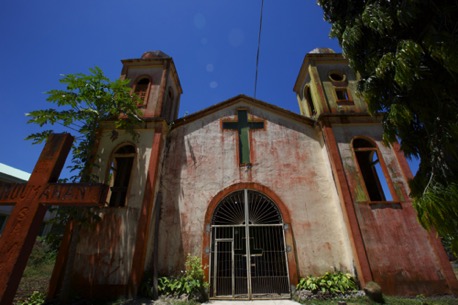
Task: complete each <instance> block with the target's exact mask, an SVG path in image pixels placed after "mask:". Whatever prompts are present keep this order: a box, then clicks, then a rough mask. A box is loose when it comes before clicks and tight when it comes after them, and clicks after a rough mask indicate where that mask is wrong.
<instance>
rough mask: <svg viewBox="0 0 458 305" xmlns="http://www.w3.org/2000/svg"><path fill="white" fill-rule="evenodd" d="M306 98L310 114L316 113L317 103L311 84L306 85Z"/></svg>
mask: <svg viewBox="0 0 458 305" xmlns="http://www.w3.org/2000/svg"><path fill="white" fill-rule="evenodd" d="M305 100H306V102H307V106H308V108H309V113H310V116H312V115H314V114H316V109H315V105H314V104H313V99H312V92H311V90H310V86H307V87H305Z"/></svg>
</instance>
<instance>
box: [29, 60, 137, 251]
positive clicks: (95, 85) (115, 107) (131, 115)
mask: <svg viewBox="0 0 458 305" xmlns="http://www.w3.org/2000/svg"><path fill="white" fill-rule="evenodd" d="M60 83H61V84H63V85H64V87H65V89H55V90H50V91H48V92H47V94H48V98H47V101H48V102H50V103H52V104H54V105H55V106H54V107H52V108H49V109H44V110H35V111H32V112H30V113H28V114H27V115H28V117H29V120H28V123H31V124H37V125H39V126H40V127H44V126H54V125H60V126H63V127H64V128H66V129H68V130H69V131H71V133H73V136H74V137H75V142H74V143H73V146H72V163H71V165H70V166H69V168H70V171H71V172H73V173H74V175H73V176H72V177H71V178H69V180H70V182H93V181H94V180H96V179H95V178H96V177H93V176H92V174H91V172H92V168H93V167H95V166H97V165H96V164H95V162H94V161H95V159H96V155H95V150H94V147H96V146H97V141H98V139H99V134H98V132H99V130H100V126H101V123H102V122H104V121H110V122H112V123H113V126H114V128H116V129H125V130H127V131H128V132H129V133H130V134H131V135H132V136H133V137H134V138H135V137H136V136H137V135H136V133H135V132H134V127H135V125H136V124H138V122H139V120H140V118H139V116H138V115H139V109H138V107H137V104H138V103H137V101H138V97H137V96H132V95H131V88H130V87H129V86H128V84H129V80H121V79H118V80H115V81H110V80H109V79H108V78H107V77H106V76H105V75H104V74H103V72H102V70H100V69H99V68H98V67H95V68H93V69H90V74H87V75H86V74H82V73H77V74H68V75H63V77H62V78H61V79H60ZM53 132H55V131H54V130H53V129H46V130H44V131H41V132H38V133H33V134H31V135H29V136H28V137H27V139H28V140H32V141H33V143H34V144H35V143H41V142H43V141H45V140H46V139H47V137H48V136H49V134H51V133H53ZM89 217H97V215H95V214H94V213H87V212H82V210H81V208H73V207H62V208H55V217H54V218H53V219H52V223H53V232H51V234H48V235H47V239H48V242H49V244H50V245H52V246H53V248H54V249H57V247H58V245H59V243H60V240H61V236H62V233H63V230H64V225H65V223H67V221H68V220H69V219H76V220H79V221H81V220H84V221H86V220H88V218H89Z"/></svg>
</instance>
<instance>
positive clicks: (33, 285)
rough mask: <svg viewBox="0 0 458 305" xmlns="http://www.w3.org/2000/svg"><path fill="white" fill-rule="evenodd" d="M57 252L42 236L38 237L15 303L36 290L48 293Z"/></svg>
mask: <svg viewBox="0 0 458 305" xmlns="http://www.w3.org/2000/svg"><path fill="white" fill-rule="evenodd" d="M55 260H56V254H55V252H54V251H51V250H50V249H49V247H48V246H47V245H46V243H45V242H43V241H42V240H41V239H40V238H38V239H37V241H36V242H35V245H34V247H33V250H32V253H31V254H30V257H29V260H28V262H27V266H26V267H25V270H24V274H23V275H22V279H21V282H20V284H19V288H18V290H17V292H16V297H15V301H14V303H15V304H18V303H20V301H23V300H25V299H27V298H28V297H30V296H31V295H32V294H33V293H34V292H35V291H37V292H39V293H42V294H46V293H47V292H48V285H49V280H50V279H51V275H52V271H53V268H54V263H55Z"/></svg>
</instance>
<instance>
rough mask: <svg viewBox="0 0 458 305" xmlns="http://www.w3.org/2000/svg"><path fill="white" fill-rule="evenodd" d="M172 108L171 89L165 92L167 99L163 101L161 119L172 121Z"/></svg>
mask: <svg viewBox="0 0 458 305" xmlns="http://www.w3.org/2000/svg"><path fill="white" fill-rule="evenodd" d="M172 106H173V91H172V88H169V90H167V98H166V100H165V104H164V105H163V111H162V113H163V117H164V119H166V120H167V121H171V120H173V118H172V117H171V116H172Z"/></svg>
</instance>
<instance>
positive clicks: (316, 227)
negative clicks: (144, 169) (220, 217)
mask: <svg viewBox="0 0 458 305" xmlns="http://www.w3.org/2000/svg"><path fill="white" fill-rule="evenodd" d="M240 107H244V108H246V109H247V110H248V113H249V115H251V116H253V117H254V118H256V119H264V120H265V129H264V130H252V131H251V150H252V152H251V162H252V167H251V168H247V167H240V166H239V164H238V159H237V155H238V148H237V141H238V138H237V135H236V131H232V130H224V131H223V130H222V127H221V126H222V123H221V122H222V120H228V119H235V118H236V113H237V109H238V108H240ZM168 143H169V146H168V147H167V151H166V155H165V160H164V161H165V166H164V170H163V175H162V178H161V189H162V195H163V200H162V203H163V207H162V213H161V226H160V227H161V231H160V237H159V251H160V252H159V272H160V273H161V274H173V273H176V272H178V271H179V270H181V269H182V268H183V263H184V256H185V255H186V254H187V253H191V254H194V255H199V256H200V255H201V254H202V253H201V251H202V243H203V235H204V230H205V228H206V225H208V224H206V223H204V219H205V213H206V211H207V208H208V204H209V202H210V201H211V200H212V198H213V197H214V196H215V195H216V194H217V193H218V192H220V191H221V190H222V189H224V188H226V187H229V186H231V185H234V184H236V183H240V182H254V183H258V184H260V185H263V186H266V187H267V188H269V189H270V190H272V191H273V192H274V193H275V194H276V195H277V196H278V197H279V198H280V199H281V201H282V203H283V204H284V205H285V206H286V208H287V209H288V211H289V214H290V215H291V224H290V225H291V228H292V231H293V236H294V244H293V245H290V246H292V247H293V249H294V248H295V250H296V254H297V262H298V268H299V271H300V274H301V275H303V276H305V275H308V274H311V273H315V274H319V273H324V272H326V271H330V270H333V269H334V268H336V269H342V270H348V271H351V270H352V257H351V254H350V250H349V249H350V247H349V245H348V236H347V232H346V229H345V226H344V223H343V220H342V215H341V211H340V207H339V202H338V196H337V193H336V189H335V186H334V183H333V180H332V175H331V171H330V167H329V161H328V158H327V155H326V150H325V149H324V148H323V144H322V142H321V136H320V134H319V132H318V131H317V130H316V129H314V128H313V127H312V126H309V125H306V124H304V123H303V122H301V123H299V122H296V121H294V120H292V119H291V118H289V117H287V116H282V115H278V114H276V113H273V112H270V111H268V110H265V109H259V108H256V107H253V106H252V105H251V106H250V104H246V103H244V102H240V103H239V104H234V105H232V106H230V107H228V108H226V109H223V110H219V111H217V112H214V113H211V114H208V115H207V116H205V117H203V118H201V119H198V120H195V121H191V122H190V123H187V124H184V125H181V126H179V127H177V128H175V129H173V130H172V131H171V133H170V135H169V139H168Z"/></svg>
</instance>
